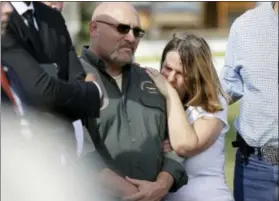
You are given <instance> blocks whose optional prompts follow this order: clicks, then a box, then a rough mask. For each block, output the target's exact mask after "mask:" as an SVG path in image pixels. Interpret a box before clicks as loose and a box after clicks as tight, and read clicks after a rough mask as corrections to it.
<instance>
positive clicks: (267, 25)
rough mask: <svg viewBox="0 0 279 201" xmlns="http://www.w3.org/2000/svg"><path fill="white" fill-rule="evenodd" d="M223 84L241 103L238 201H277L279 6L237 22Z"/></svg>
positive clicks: (247, 14) (260, 9) (237, 123)
mask: <svg viewBox="0 0 279 201" xmlns="http://www.w3.org/2000/svg"><path fill="white" fill-rule="evenodd" d="M221 79H222V83H223V86H224V88H225V89H226V91H227V93H228V94H229V95H230V96H231V102H230V104H233V103H235V102H236V101H238V100H240V101H241V102H240V112H239V116H238V117H237V118H236V119H235V122H234V126H235V129H236V132H237V139H236V141H235V142H233V146H234V147H237V151H236V156H235V171H234V197H235V200H236V201H250V200H253V201H262V200H265V201H278V184H279V182H278V160H279V159H278V2H272V3H271V2H266V3H264V4H260V5H259V6H258V7H256V8H254V9H252V10H249V11H247V12H245V13H244V14H243V15H241V16H240V17H238V18H237V19H236V20H235V21H234V23H233V25H232V27H231V30H230V34H229V39H228V47H227V52H226V60H225V66H224V68H223V72H222V76H221Z"/></svg>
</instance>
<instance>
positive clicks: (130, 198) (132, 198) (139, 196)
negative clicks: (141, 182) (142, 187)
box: [122, 192, 144, 201]
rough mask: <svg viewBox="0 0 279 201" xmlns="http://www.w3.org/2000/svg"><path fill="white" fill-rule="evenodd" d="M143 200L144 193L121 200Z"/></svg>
mask: <svg viewBox="0 0 279 201" xmlns="http://www.w3.org/2000/svg"><path fill="white" fill-rule="evenodd" d="M143 198H144V192H138V193H135V194H134V195H130V196H126V197H124V198H122V200H124V201H139V200H141V199H143Z"/></svg>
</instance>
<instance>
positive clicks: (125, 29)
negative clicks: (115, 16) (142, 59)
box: [96, 20, 145, 38]
mask: <svg viewBox="0 0 279 201" xmlns="http://www.w3.org/2000/svg"><path fill="white" fill-rule="evenodd" d="M96 22H99V23H103V24H107V25H109V26H112V27H114V28H116V30H117V31H118V32H119V33H120V34H123V35H125V34H128V33H129V31H130V30H131V29H132V30H133V34H134V36H135V37H136V38H142V37H143V36H144V33H145V31H144V30H142V29H141V28H139V27H133V28H132V27H131V26H130V25H128V24H122V23H119V24H113V23H110V22H105V21H101V20H97V21H96Z"/></svg>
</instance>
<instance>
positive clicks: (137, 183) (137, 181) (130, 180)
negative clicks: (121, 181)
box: [126, 177, 142, 186]
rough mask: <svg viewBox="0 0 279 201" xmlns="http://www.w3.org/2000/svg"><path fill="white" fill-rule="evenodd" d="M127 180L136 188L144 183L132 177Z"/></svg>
mask: <svg viewBox="0 0 279 201" xmlns="http://www.w3.org/2000/svg"><path fill="white" fill-rule="evenodd" d="M126 180H127V181H129V182H131V183H132V184H134V185H136V186H139V185H140V184H142V181H141V180H138V179H132V178H130V177H126Z"/></svg>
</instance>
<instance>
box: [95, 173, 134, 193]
mask: <svg viewBox="0 0 279 201" xmlns="http://www.w3.org/2000/svg"><path fill="white" fill-rule="evenodd" d="M95 179H96V178H95ZM97 181H98V182H100V185H101V184H103V185H104V190H105V191H106V192H108V193H109V194H110V195H112V196H116V197H125V196H131V195H134V194H136V193H137V192H138V189H137V187H136V186H134V185H133V184H131V183H130V182H128V181H127V180H126V179H124V178H122V177H120V176H119V175H117V174H116V173H115V172H113V171H112V170H110V169H108V168H105V169H104V170H103V171H102V172H101V173H100V174H99V177H97Z"/></svg>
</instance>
